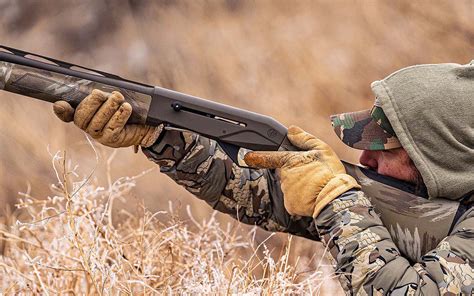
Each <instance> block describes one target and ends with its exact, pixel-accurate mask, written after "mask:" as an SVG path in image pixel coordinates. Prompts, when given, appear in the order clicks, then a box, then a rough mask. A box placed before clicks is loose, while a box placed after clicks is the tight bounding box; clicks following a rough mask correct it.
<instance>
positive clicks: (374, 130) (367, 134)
mask: <svg viewBox="0 0 474 296" xmlns="http://www.w3.org/2000/svg"><path fill="white" fill-rule="evenodd" d="M331 122H332V126H333V128H334V131H335V132H336V134H337V136H338V137H339V138H340V139H341V140H342V142H344V143H345V144H346V145H348V146H350V147H352V148H355V149H361V150H387V149H393V148H398V147H401V144H400V142H399V141H398V139H397V137H396V136H395V132H394V131H393V128H392V126H391V124H390V122H389V121H388V119H387V116H386V115H385V113H384V112H383V110H382V108H381V107H379V106H374V107H373V108H372V109H371V110H364V111H358V112H350V113H343V114H337V115H332V116H331Z"/></svg>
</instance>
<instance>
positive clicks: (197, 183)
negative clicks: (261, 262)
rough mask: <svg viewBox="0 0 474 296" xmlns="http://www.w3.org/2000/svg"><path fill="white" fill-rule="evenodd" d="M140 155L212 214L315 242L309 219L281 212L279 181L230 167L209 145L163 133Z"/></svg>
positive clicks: (212, 143)
mask: <svg viewBox="0 0 474 296" xmlns="http://www.w3.org/2000/svg"><path fill="white" fill-rule="evenodd" d="M143 152H144V153H145V154H146V156H147V157H148V158H149V159H150V160H152V161H154V162H155V163H157V164H159V165H160V170H161V172H163V173H165V174H166V175H168V176H169V177H170V178H172V179H173V180H174V181H175V182H176V183H178V184H180V185H182V186H184V187H185V188H186V189H187V190H188V191H189V192H191V193H192V194H194V195H195V196H197V197H198V198H200V199H202V200H204V201H206V202H207V203H208V204H209V205H210V206H211V207H212V208H214V209H216V210H218V211H220V212H223V213H227V214H229V215H231V216H233V217H234V218H236V219H237V220H239V221H241V222H243V223H246V224H251V225H258V226H260V227H262V228H264V229H266V230H269V231H284V232H290V233H293V234H297V235H300V236H304V237H308V238H312V239H315V235H316V231H315V228H314V224H313V221H312V219H310V218H301V217H291V216H290V215H289V214H288V213H287V212H286V210H285V208H284V205H283V193H282V192H281V190H280V183H279V180H278V178H277V177H276V176H275V174H274V173H273V172H272V171H270V170H255V169H243V168H240V167H238V166H236V165H235V164H234V163H233V162H232V160H231V159H229V158H228V157H227V155H226V154H225V153H224V152H223V151H222V149H221V148H220V147H219V146H218V145H217V144H216V142H215V141H212V140H209V139H207V138H204V137H200V136H199V135H196V134H192V133H189V132H180V131H173V130H168V131H164V132H163V134H162V135H161V137H160V139H159V140H158V141H157V143H156V144H155V145H153V146H152V147H149V148H147V149H143ZM311 229H313V230H312V231H311Z"/></svg>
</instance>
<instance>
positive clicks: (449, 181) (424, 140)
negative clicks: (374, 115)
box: [372, 63, 474, 199]
mask: <svg viewBox="0 0 474 296" xmlns="http://www.w3.org/2000/svg"><path fill="white" fill-rule="evenodd" d="M372 90H373V92H374V93H375V95H376V97H377V99H378V100H380V102H381V104H382V108H383V110H384V112H385V114H386V115H387V117H388V119H389V120H390V123H391V124H392V127H393V129H394V130H395V133H396V135H397V138H398V140H399V141H400V143H401V144H402V146H403V147H404V148H405V150H406V151H407V152H408V154H409V156H410V157H411V159H412V160H413V162H414V163H415V165H416V167H417V168H418V170H419V171H420V173H421V175H422V177H423V181H424V183H425V185H426V187H427V189H428V193H429V195H430V197H431V198H434V197H444V198H448V199H459V198H460V197H462V196H463V195H465V194H467V193H469V192H471V191H473V190H474V64H472V63H471V64H469V65H459V64H433V65H417V66H412V67H408V68H404V69H401V70H399V71H397V72H395V73H393V74H391V75H390V76H388V77H387V78H385V79H384V80H381V81H375V82H374V83H372Z"/></svg>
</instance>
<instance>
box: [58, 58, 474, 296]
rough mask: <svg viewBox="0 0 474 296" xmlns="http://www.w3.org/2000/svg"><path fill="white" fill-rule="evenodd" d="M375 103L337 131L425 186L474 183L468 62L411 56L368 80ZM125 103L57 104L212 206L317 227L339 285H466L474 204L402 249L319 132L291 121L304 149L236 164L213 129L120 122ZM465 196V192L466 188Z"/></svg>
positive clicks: (454, 193) (350, 289) (246, 218)
mask: <svg viewBox="0 0 474 296" xmlns="http://www.w3.org/2000/svg"><path fill="white" fill-rule="evenodd" d="M371 87H372V90H373V92H374V95H375V98H376V99H375V104H374V106H373V107H372V109H369V110H365V111H359V112H352V113H345V114H340V115H335V116H332V118H331V120H332V123H333V126H334V129H335V131H336V133H337V135H338V136H339V137H340V138H341V140H342V141H343V142H344V143H345V144H347V145H348V146H350V147H353V148H356V149H360V150H363V152H362V154H361V156H360V163H361V164H362V165H364V166H367V167H369V168H371V169H373V170H374V171H376V172H377V173H379V174H382V175H386V176H391V177H394V178H397V179H400V180H404V181H408V182H411V183H414V184H417V185H418V186H425V187H426V189H427V191H428V194H429V197H430V198H437V197H442V198H447V199H452V200H466V199H469V198H470V197H471V196H472V195H473V194H472V193H473V192H474V63H471V64H469V65H459V64H436V65H417V66H412V67H408V68H404V69H401V70H399V71H397V72H395V73H393V74H391V75H390V76H388V77H387V78H385V79H384V80H381V81H376V82H374V83H373V84H372V86H371ZM131 111H132V107H131V106H130V104H128V103H126V102H125V101H124V98H123V96H122V95H121V94H120V93H118V92H113V93H111V94H107V93H103V92H101V91H98V90H95V91H93V92H92V93H91V94H90V95H89V96H88V97H87V98H86V99H85V100H83V101H82V102H81V103H80V105H79V106H78V107H77V110H74V109H73V108H72V107H71V106H70V105H69V104H68V103H66V102H65V101H60V102H57V103H55V105H54V112H55V114H56V115H57V116H58V117H59V118H60V119H62V120H63V121H66V122H69V121H74V123H75V124H76V125H77V126H79V127H80V128H81V129H82V130H84V131H85V132H87V133H88V134H90V135H91V136H92V137H93V138H95V139H96V140H97V141H98V142H100V143H102V144H103V145H106V146H110V147H127V146H141V148H142V151H143V152H144V153H145V155H146V156H147V157H148V158H149V159H150V160H151V161H153V162H155V163H157V164H158V165H159V166H160V170H161V172H163V173H165V174H167V175H168V176H169V177H171V178H172V179H173V180H174V181H176V183H178V184H181V185H182V186H184V187H185V188H186V189H187V190H188V191H189V192H191V193H192V194H194V195H195V196H197V197H198V198H200V199H203V200H205V201H206V202H207V203H208V204H209V205H210V206H211V207H212V208H213V209H216V210H218V211H221V212H224V213H227V214H230V215H232V216H233V217H234V218H237V219H238V220H239V221H241V222H244V223H247V224H252V225H258V226H260V227H262V228H264V229H266V230H269V231H284V232H290V233H293V234H296V235H300V236H304V237H308V238H311V237H314V236H319V237H320V238H321V240H322V242H323V243H324V244H325V245H326V246H327V247H328V248H329V250H330V254H331V256H332V258H333V259H334V262H335V268H336V272H337V273H338V274H339V275H340V276H339V278H340V282H341V284H342V287H343V289H344V290H345V291H346V293H347V294H350V295H352V294H361V295H366V294H368V295H373V294H375V295H382V294H383V295H385V294H391V295H415V294H416V295H419V294H422V295H438V294H442V295H458V294H467V295H471V294H473V293H474V210H473V208H472V206H469V207H468V208H467V210H466V211H465V212H464V213H463V214H462V215H461V216H460V217H459V219H458V220H457V223H456V225H455V226H454V227H453V228H452V230H451V232H450V234H449V236H447V237H446V238H444V239H443V240H442V241H441V242H440V243H439V244H438V246H437V247H436V248H435V249H433V250H431V251H429V252H428V253H426V254H424V255H423V256H421V257H420V258H419V259H416V258H415V259H414V258H408V256H405V255H403V254H402V253H401V252H400V251H399V248H398V247H397V245H395V243H394V242H393V240H392V238H391V236H390V233H389V231H388V230H387V228H386V227H385V226H384V225H383V223H382V222H381V220H380V218H379V217H378V215H377V214H376V213H375V212H374V209H373V206H372V204H371V201H370V200H369V199H368V198H367V197H366V196H365V194H364V193H363V192H362V191H361V190H360V185H359V184H358V183H357V182H356V180H355V179H354V178H352V177H351V176H349V175H348V174H346V171H345V169H344V167H343V165H342V164H341V161H340V160H339V158H338V157H337V155H336V154H335V153H334V151H333V150H332V149H331V147H329V146H328V145H327V144H326V143H324V142H323V141H322V140H320V139H318V138H316V137H315V136H313V135H311V134H309V133H306V132H305V131H303V130H302V129H300V128H298V127H295V126H292V127H290V128H289V130H288V138H289V139H290V141H291V142H292V143H293V145H295V146H297V147H298V148H299V149H300V150H301V151H298V152H283V151H278V152H263V151H261V152H259V151H257V152H249V153H247V155H246V156H245V161H246V163H247V164H248V165H250V166H251V167H256V168H260V169H243V168H240V167H238V166H236V165H235V164H234V163H233V162H232V160H230V159H229V158H228V157H227V156H226V154H225V153H224V152H223V150H222V149H221V148H220V147H219V146H218V145H216V142H215V141H212V140H209V139H207V138H204V137H202V136H199V135H197V134H193V133H190V132H185V131H184V132H183V131H178V130H168V129H166V128H163V127H162V126H159V127H150V126H143V125H129V124H126V122H127V119H128V118H129V116H130V114H131ZM471 198H472V197H471Z"/></svg>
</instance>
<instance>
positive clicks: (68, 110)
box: [53, 101, 74, 122]
mask: <svg viewBox="0 0 474 296" xmlns="http://www.w3.org/2000/svg"><path fill="white" fill-rule="evenodd" d="M53 112H54V114H56V116H57V117H58V118H59V119H61V120H62V121H64V122H71V121H73V120H74V108H73V107H72V106H71V105H70V104H69V103H68V102H66V101H57V102H55V103H54V105H53Z"/></svg>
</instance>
